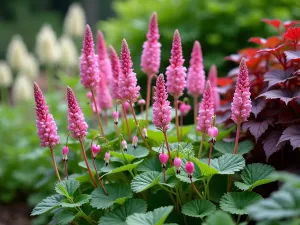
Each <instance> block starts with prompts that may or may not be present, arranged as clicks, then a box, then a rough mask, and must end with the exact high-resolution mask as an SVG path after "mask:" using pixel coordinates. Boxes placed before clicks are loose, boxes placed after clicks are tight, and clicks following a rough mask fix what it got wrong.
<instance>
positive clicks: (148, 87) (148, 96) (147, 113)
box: [145, 74, 154, 127]
mask: <svg viewBox="0 0 300 225" xmlns="http://www.w3.org/2000/svg"><path fill="white" fill-rule="evenodd" d="M153 76H154V74H151V75H148V79H147V96H146V118H145V119H146V127H148V115H149V106H150V96H151V81H152V77H153Z"/></svg>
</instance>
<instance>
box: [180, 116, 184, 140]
mask: <svg viewBox="0 0 300 225" xmlns="http://www.w3.org/2000/svg"><path fill="white" fill-rule="evenodd" d="M182 126H183V115H182V114H180V139H179V141H181V140H182Z"/></svg>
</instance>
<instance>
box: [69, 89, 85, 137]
mask: <svg viewBox="0 0 300 225" xmlns="http://www.w3.org/2000/svg"><path fill="white" fill-rule="evenodd" d="M67 99H68V122H69V126H68V129H69V131H70V132H71V133H72V137H73V138H76V139H78V140H83V139H84V138H85V136H86V135H87V129H88V125H87V123H86V122H85V120H84V116H83V113H82V111H81V108H80V107H79V105H78V102H77V100H76V97H75V94H74V92H73V90H72V89H71V88H70V87H68V88H67Z"/></svg>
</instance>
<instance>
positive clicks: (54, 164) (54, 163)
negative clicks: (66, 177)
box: [50, 147, 61, 182]
mask: <svg viewBox="0 0 300 225" xmlns="http://www.w3.org/2000/svg"><path fill="white" fill-rule="evenodd" d="M50 152H51V158H52V163H53V167H54V171H55V173H56V176H57V179H58V181H59V182H61V179H60V176H59V172H58V168H57V164H56V161H55V156H54V149H53V147H50Z"/></svg>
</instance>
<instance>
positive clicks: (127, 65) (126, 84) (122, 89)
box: [119, 39, 141, 103]
mask: <svg viewBox="0 0 300 225" xmlns="http://www.w3.org/2000/svg"><path fill="white" fill-rule="evenodd" d="M140 89H141V88H140V86H138V85H137V79H136V73H134V72H133V69H132V61H131V56H130V51H129V48H128V44H127V42H126V40H125V39H123V41H122V49H121V73H120V74H119V96H120V98H121V99H122V100H123V101H130V102H131V103H134V102H136V100H137V99H138V97H139V95H140Z"/></svg>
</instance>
